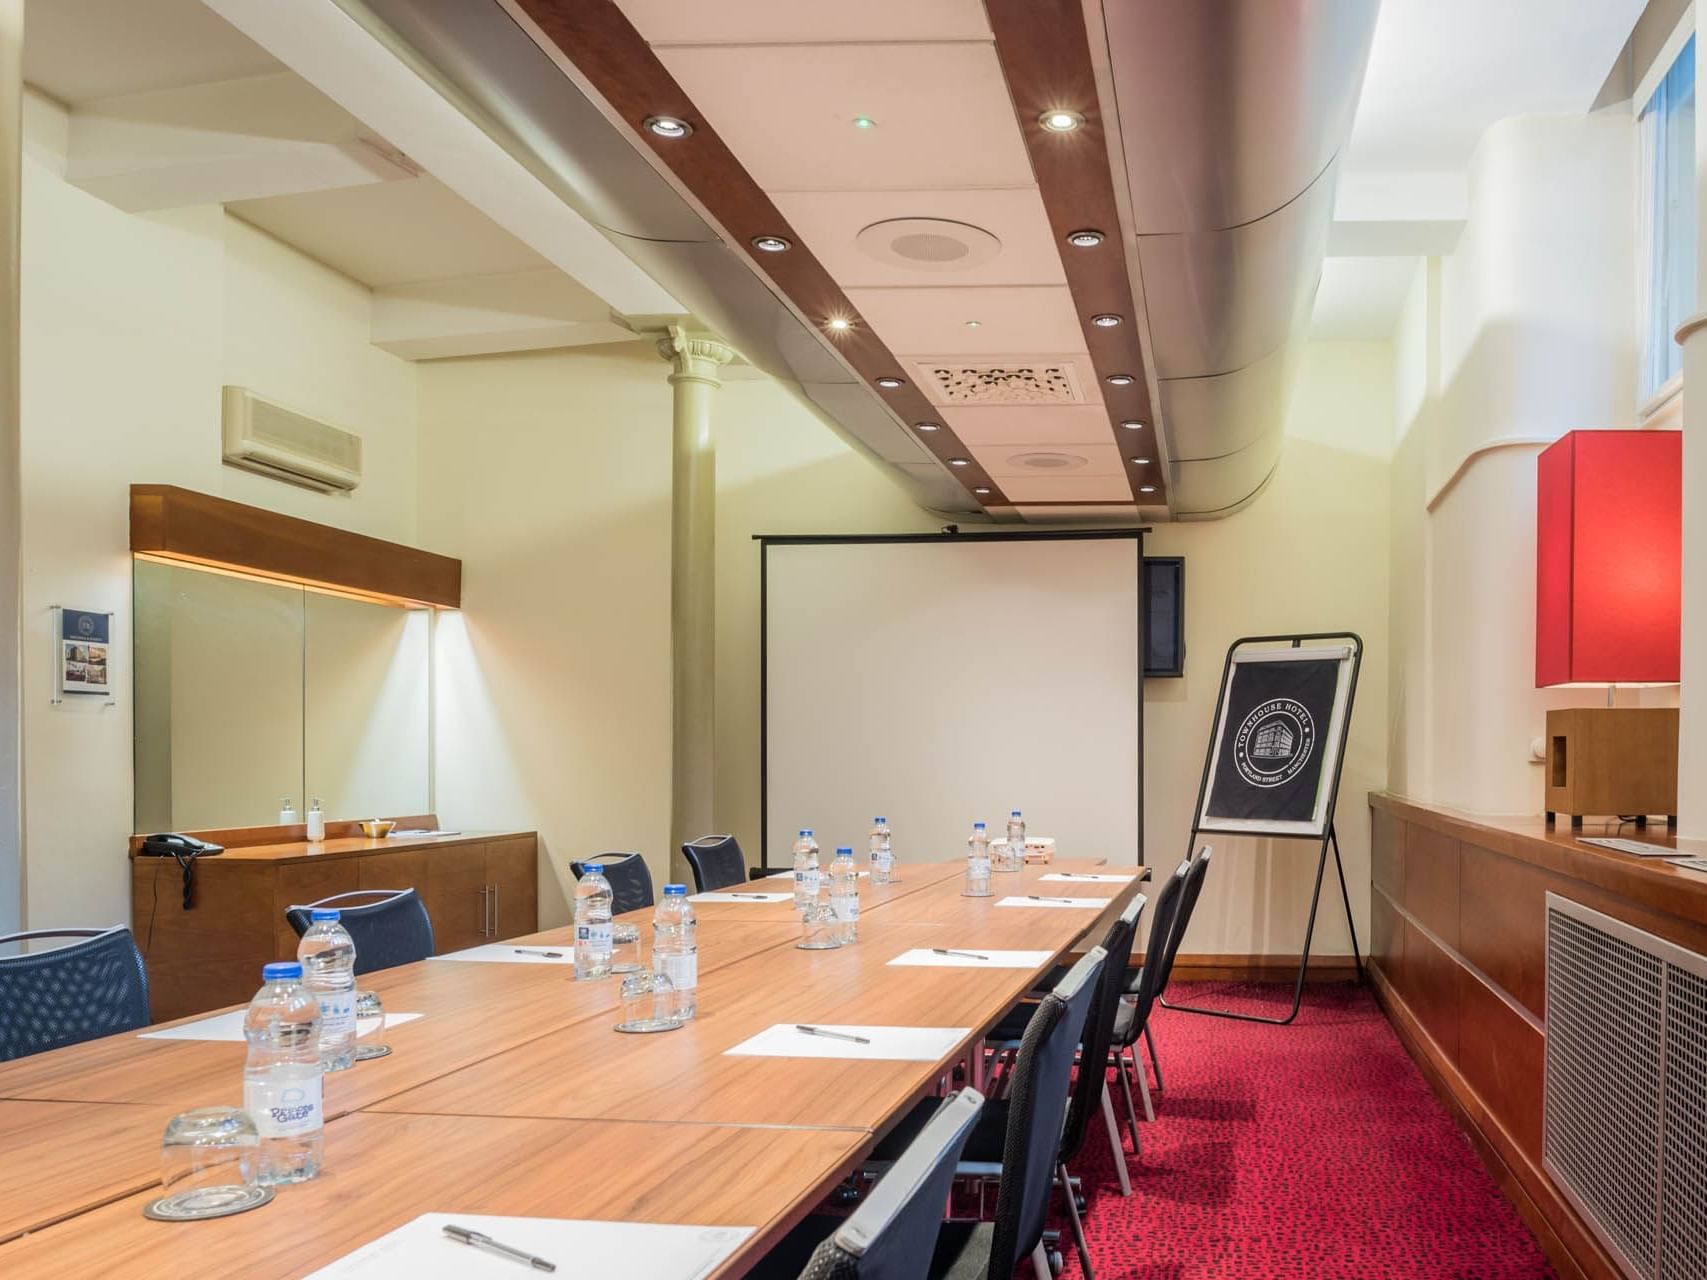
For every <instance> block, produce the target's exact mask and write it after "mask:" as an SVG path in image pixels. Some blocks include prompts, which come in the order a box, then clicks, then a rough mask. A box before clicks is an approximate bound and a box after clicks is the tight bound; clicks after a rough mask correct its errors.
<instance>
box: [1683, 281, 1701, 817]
mask: <svg viewBox="0 0 1707 1280" xmlns="http://www.w3.org/2000/svg"><path fill="white" fill-rule="evenodd" d="M1677 340H1678V341H1679V342H1680V343H1682V344H1683V386H1684V396H1683V664H1682V670H1681V672H1680V679H1681V685H1680V687H1679V689H1678V740H1677V832H1678V834H1679V835H1681V836H1694V837H1697V838H1703V837H1707V786H1703V782H1707V395H1691V394H1690V389H1691V388H1703V387H1707V311H1703V312H1697V313H1696V314H1695V315H1693V316H1691V317H1689V319H1687V320H1685V321H1684V322H1683V324H1681V325H1680V326H1678V330H1677Z"/></svg>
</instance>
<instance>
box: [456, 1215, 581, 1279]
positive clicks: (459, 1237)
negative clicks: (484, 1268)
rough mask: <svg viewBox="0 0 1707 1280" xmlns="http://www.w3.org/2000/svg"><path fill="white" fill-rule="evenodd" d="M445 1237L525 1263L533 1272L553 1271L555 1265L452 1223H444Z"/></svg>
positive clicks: (555, 1267) (555, 1268)
mask: <svg viewBox="0 0 1707 1280" xmlns="http://www.w3.org/2000/svg"><path fill="white" fill-rule="evenodd" d="M444 1230H445V1235H446V1236H448V1237H450V1239H452V1240H456V1241H459V1242H460V1243H462V1244H466V1245H471V1246H473V1247H474V1248H476V1249H484V1250H486V1252H488V1253H496V1254H498V1255H500V1256H501V1257H505V1258H514V1259H515V1260H516V1261H517V1262H525V1263H527V1264H528V1266H530V1267H532V1268H533V1269H534V1270H535V1271H555V1270H557V1264H556V1263H555V1262H547V1261H546V1260H545V1259H544V1258H536V1257H535V1256H534V1255H533V1254H531V1253H528V1252H527V1251H526V1250H524V1249H515V1248H512V1247H510V1246H509V1245H507V1244H499V1243H498V1241H496V1240H494V1239H493V1238H492V1237H491V1236H489V1235H486V1234H485V1233H484V1232H480V1231H475V1230H472V1229H471V1228H469V1227H459V1226H457V1225H456V1224H455V1223H453V1222H447V1223H445V1228H444Z"/></svg>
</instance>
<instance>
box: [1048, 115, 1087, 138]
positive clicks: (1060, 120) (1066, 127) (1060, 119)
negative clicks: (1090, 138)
mask: <svg viewBox="0 0 1707 1280" xmlns="http://www.w3.org/2000/svg"><path fill="white" fill-rule="evenodd" d="M1084 122H1085V118H1084V116H1082V115H1080V114H1079V113H1078V112H1077V111H1045V112H1044V113H1043V114H1042V115H1040V116H1038V117H1037V123H1038V124H1040V125H1042V126H1043V127H1044V128H1045V129H1047V130H1049V132H1050V133H1071V132H1073V130H1075V129H1077V128H1078V127H1079V126H1080V125H1082V124H1084Z"/></svg>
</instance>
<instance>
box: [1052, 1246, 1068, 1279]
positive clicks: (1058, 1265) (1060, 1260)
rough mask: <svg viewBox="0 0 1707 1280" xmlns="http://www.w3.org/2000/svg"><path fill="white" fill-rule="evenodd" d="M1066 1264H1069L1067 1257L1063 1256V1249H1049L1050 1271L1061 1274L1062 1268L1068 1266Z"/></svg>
mask: <svg viewBox="0 0 1707 1280" xmlns="http://www.w3.org/2000/svg"><path fill="white" fill-rule="evenodd" d="M1066 1265H1067V1259H1066V1258H1065V1257H1063V1256H1062V1254H1061V1251H1060V1250H1059V1249H1051V1250H1049V1270H1050V1271H1052V1272H1053V1273H1054V1274H1056V1275H1060V1274H1061V1271H1062V1269H1063V1268H1064V1267H1066Z"/></svg>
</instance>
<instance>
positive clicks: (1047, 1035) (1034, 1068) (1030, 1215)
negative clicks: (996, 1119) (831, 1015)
mask: <svg viewBox="0 0 1707 1280" xmlns="http://www.w3.org/2000/svg"><path fill="white" fill-rule="evenodd" d="M1105 959H1106V953H1105V952H1104V951H1103V949H1102V948H1101V947H1092V948H1091V949H1090V951H1088V952H1087V953H1086V954H1085V956H1084V958H1083V959H1082V960H1080V961H1079V963H1078V964H1076V965H1074V966H1073V967H1072V968H1071V969H1070V970H1068V972H1067V976H1066V977H1065V978H1063V979H1062V980H1061V981H1060V983H1059V984H1057V986H1056V987H1055V989H1054V990H1053V991H1051V992H1050V993H1049V994H1048V995H1047V996H1045V997H1044V998H1043V1000H1042V1002H1041V1003H1040V1004H1039V1005H1038V1006H1037V1012H1036V1013H1035V1014H1034V1015H1033V1016H1032V1019H1031V1021H1030V1022H1029V1023H1027V1024H1026V1028H1025V1036H1024V1038H1023V1039H1022V1040H1021V1041H1020V1049H1019V1056H1018V1057H1017V1058H1016V1059H1015V1060H1014V1067H1013V1077H1012V1082H1011V1084H1010V1085H1009V1089H1008V1096H1007V1099H1006V1101H1007V1104H1008V1105H1007V1109H1006V1110H1007V1124H1006V1125H1005V1126H1004V1128H1003V1132H1002V1135H1001V1147H1000V1156H999V1163H1000V1166H1001V1172H1002V1184H1001V1189H1000V1190H999V1191H998V1192H997V1195H996V1216H995V1218H994V1220H993V1221H991V1222H979V1223H969V1222H947V1223H944V1224H943V1227H942V1232H941V1235H940V1236H939V1237H938V1239H937V1250H936V1256H935V1257H933V1258H932V1259H931V1269H930V1277H931V1280H963V1278H964V1280H973V1278H974V1277H977V1278H979V1280H1011V1277H1012V1276H1013V1274H1014V1269H1015V1268H1016V1267H1017V1266H1019V1263H1020V1259H1021V1258H1027V1257H1029V1258H1030V1259H1031V1261H1032V1268H1033V1270H1034V1272H1035V1273H1036V1275H1037V1276H1038V1277H1039V1278H1040V1280H1046V1278H1047V1277H1049V1276H1050V1275H1052V1274H1053V1269H1052V1268H1051V1267H1050V1265H1049V1257H1048V1252H1047V1250H1046V1249H1045V1248H1044V1244H1043V1224H1044V1220H1045V1218H1046V1217H1047V1216H1048V1213H1049V1188H1050V1186H1051V1185H1052V1184H1053V1183H1054V1182H1055V1177H1056V1172H1057V1170H1058V1168H1059V1164H1060V1152H1061V1137H1062V1124H1061V1121H1060V1120H1059V1119H1058V1118H1057V1117H1061V1116H1063V1115H1064V1114H1065V1113H1066V1110H1067V1091H1068V1086H1069V1084H1070V1082H1071V1079H1072V1075H1073V1058H1074V1055H1075V1051H1076V1050H1077V1049H1078V1045H1079V1036H1080V1034H1081V1032H1082V1031H1083V1029H1084V1026H1085V1017H1086V1015H1087V1014H1088V1013H1089V1011H1090V1007H1091V1001H1092V998H1093V996H1094V995H1095V994H1096V987H1097V980H1098V977H1099V976H1100V974H1101V973H1102V968H1103V962H1104V960H1105ZM985 1114H986V1115H987V1114H988V1109H987V1108H986V1112H985ZM987 1123H988V1122H987V1121H981V1122H980V1123H979V1124H977V1125H975V1126H973V1130H972V1136H971V1137H970V1138H969V1139H968V1140H967V1143H966V1152H965V1155H964V1156H963V1158H962V1162H961V1168H963V1169H964V1168H966V1167H967V1164H968V1161H975V1160H976V1159H977V1158H978V1157H979V1156H980V1155H981V1154H984V1153H982V1152H980V1151H978V1150H976V1148H977V1147H978V1146H980V1145H981V1143H980V1137H981V1133H980V1131H981V1130H985V1126H986V1124H987ZM879 1149H880V1150H881V1144H880V1146H879ZM986 1158H987V1156H986ZM1068 1194H1069V1195H1070V1194H1071V1189H1070V1188H1069V1190H1068Z"/></svg>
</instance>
